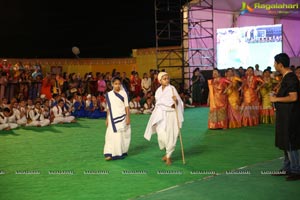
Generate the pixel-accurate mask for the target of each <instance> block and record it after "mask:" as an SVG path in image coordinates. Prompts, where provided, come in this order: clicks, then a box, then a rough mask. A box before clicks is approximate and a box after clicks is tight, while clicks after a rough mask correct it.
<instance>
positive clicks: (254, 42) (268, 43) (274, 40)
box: [217, 24, 282, 70]
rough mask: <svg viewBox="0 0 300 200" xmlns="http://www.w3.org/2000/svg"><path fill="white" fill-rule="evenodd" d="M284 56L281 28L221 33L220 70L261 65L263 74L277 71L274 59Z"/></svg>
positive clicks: (226, 30)
mask: <svg viewBox="0 0 300 200" xmlns="http://www.w3.org/2000/svg"><path fill="white" fill-rule="evenodd" d="M281 52H282V25H281V24H277V25H264V26H248V27H240V28H223V29H217V67H218V69H227V68H230V67H234V68H239V67H240V66H242V67H244V68H247V67H249V66H253V67H254V66H255V64H259V66H260V70H264V69H265V68H267V66H270V67H272V70H274V67H273V64H274V56H275V55H276V54H278V53H281Z"/></svg>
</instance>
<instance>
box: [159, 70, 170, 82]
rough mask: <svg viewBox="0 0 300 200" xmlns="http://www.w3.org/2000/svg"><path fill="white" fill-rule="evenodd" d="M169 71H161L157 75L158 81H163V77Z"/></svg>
mask: <svg viewBox="0 0 300 200" xmlns="http://www.w3.org/2000/svg"><path fill="white" fill-rule="evenodd" d="M167 74H168V73H167V72H159V74H158V76H157V79H158V82H159V83H160V81H161V78H162V77H163V76H165V75H167Z"/></svg>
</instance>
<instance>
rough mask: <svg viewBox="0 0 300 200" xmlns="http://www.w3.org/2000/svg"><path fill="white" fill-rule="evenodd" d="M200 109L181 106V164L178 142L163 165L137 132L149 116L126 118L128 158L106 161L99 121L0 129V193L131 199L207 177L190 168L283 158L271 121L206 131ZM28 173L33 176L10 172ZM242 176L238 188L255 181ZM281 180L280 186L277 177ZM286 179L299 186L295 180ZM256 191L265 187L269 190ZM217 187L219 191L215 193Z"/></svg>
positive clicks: (16, 197) (218, 168)
mask: <svg viewBox="0 0 300 200" xmlns="http://www.w3.org/2000/svg"><path fill="white" fill-rule="evenodd" d="M207 114H208V109H207V108H195V109H186V111H185V122H184V125H183V129H182V135H183V142H184V150H185V156H186V165H183V164H182V161H181V153H180V146H179V142H178V145H177V149H176V151H175V153H174V155H173V160H174V163H173V165H172V166H165V165H164V163H163V162H162V161H161V157H162V156H163V155H164V152H162V151H160V150H159V148H158V144H157V140H156V136H154V137H153V138H152V140H151V142H148V141H146V140H145V139H144V138H143V133H144V130H145V127H146V124H147V121H148V118H149V116H148V115H132V116H131V125H132V142H131V146H130V151H129V156H128V157H127V158H126V159H124V160H118V161H110V162H106V161H105V160H104V158H103V155H102V153H103V145H104V137H105V120H88V119H81V120H79V121H78V123H76V124H66V125H56V126H50V127H43V128H20V129H17V130H13V131H1V132H0V154H1V155H0V172H1V173H0V174H1V175H0V199H1V200H2V199H5V200H12V199H13V200H23V199H24V200H27V199H30V200H36V199H44V200H48V199H64V200H65V199H70V200H74V199H134V198H139V197H141V196H145V197H147V198H148V197H149V198H150V197H151V198H152V197H153V198H152V199H164V198H162V197H158V196H155V195H154V196H151V194H155V193H156V192H157V191H161V190H164V189H166V188H170V187H173V186H176V185H186V184H185V183H187V182H191V181H197V182H198V181H199V179H202V178H203V177H205V176H209V175H208V174H192V173H191V172H195V171H204V170H206V171H215V172H216V173H224V172H225V171H226V170H232V169H236V168H239V167H242V166H249V165H250V166H251V165H255V164H256V163H262V162H266V161H268V160H273V159H277V158H278V157H280V156H282V154H281V151H279V150H278V149H276V148H275V147H274V126H273V125H260V126H258V127H249V128H240V129H231V130H214V131H212V130H207ZM279 166H280V164H278V163H276V165H271V166H270V167H269V168H270V170H277V169H278V167H279ZM30 171H36V172H38V173H39V174H17V173H22V172H25V173H26V172H30ZM16 172H17V173H16ZM49 172H50V173H49ZM51 172H52V173H54V174H51ZM60 172H65V173H71V174H59V173H60ZM88 172H96V173H98V174H87V173H88ZM139 172H141V173H140V174H139ZM234 177H235V176H233V177H232V178H231V179H233V180H231V179H228V180H226V179H224V180H221V179H222V176H220V178H219V176H217V177H216V179H214V178H213V179H209V180H210V181H214V183H215V185H216V186H217V185H218V180H219V179H220V182H222V184H224V185H225V186H226V185H227V186H229V185H230V184H236V183H235V182H234ZM242 177H244V179H245V181H244V182H243V184H245V187H254V186H255V181H257V185H258V186H260V184H259V182H260V180H259V179H258V178H255V177H254V178H252V181H254V182H251V183H250V182H249V185H248V182H247V176H242ZM276 180H277V179H276ZM278 180H279V179H278ZM200 182H201V181H200ZM280 183H281V182H278V184H275V185H274V184H273V179H271V178H268V179H267V180H266V184H269V185H273V186H274V187H273V188H272V189H273V190H276V189H277V186H278V187H279V186H280ZM282 184H286V183H285V181H284V180H282ZM291 184H293V185H297V186H298V188H299V182H294V183H291ZM187 185H188V184H187ZM220 187H221V186H220ZM191 188H193V187H192V185H191ZM206 188H207V189H206V190H205V191H203V190H200V189H199V188H198V187H197V186H195V187H194V189H193V191H190V192H191V193H190V194H189V195H190V196H193V195H194V196H202V192H203V195H206V194H207V193H208V192H209V191H210V192H212V193H215V192H216V191H215V190H214V187H213V186H209V185H207V186H206ZM223 189H224V188H223ZM168 191H171V190H168ZM187 191H188V190H187ZM221 191H222V190H221ZM241 191H243V190H241ZM222 192H223V191H222ZM222 192H221V193H222ZM261 192H266V193H272V191H271V190H266V191H261ZM221 193H220V194H219V197H222V195H221ZM148 194H150V196H149V195H148ZM167 196H168V194H166V198H165V199H168V198H167ZM217 197H218V195H216V196H215V198H211V199H218V198H217ZM237 197H238V196H237ZM220 199H222V198H220ZM236 199H240V198H236ZM260 199H261V198H260Z"/></svg>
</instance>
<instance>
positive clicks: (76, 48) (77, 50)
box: [72, 47, 80, 56]
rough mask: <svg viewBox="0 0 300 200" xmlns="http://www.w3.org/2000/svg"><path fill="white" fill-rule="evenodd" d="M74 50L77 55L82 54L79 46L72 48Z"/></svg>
mask: <svg viewBox="0 0 300 200" xmlns="http://www.w3.org/2000/svg"><path fill="white" fill-rule="evenodd" d="M72 52H73V53H74V54H75V55H76V56H77V55H78V54H80V50H79V48H78V47H73V48H72Z"/></svg>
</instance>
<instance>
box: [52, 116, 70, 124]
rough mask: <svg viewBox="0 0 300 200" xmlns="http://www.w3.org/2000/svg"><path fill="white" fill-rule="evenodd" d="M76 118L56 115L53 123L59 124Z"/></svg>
mask: <svg viewBox="0 0 300 200" xmlns="http://www.w3.org/2000/svg"><path fill="white" fill-rule="evenodd" d="M74 119H75V117H74V116H66V117H55V118H54V119H53V122H52V124H58V123H71V122H72V121H73V120H74Z"/></svg>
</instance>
